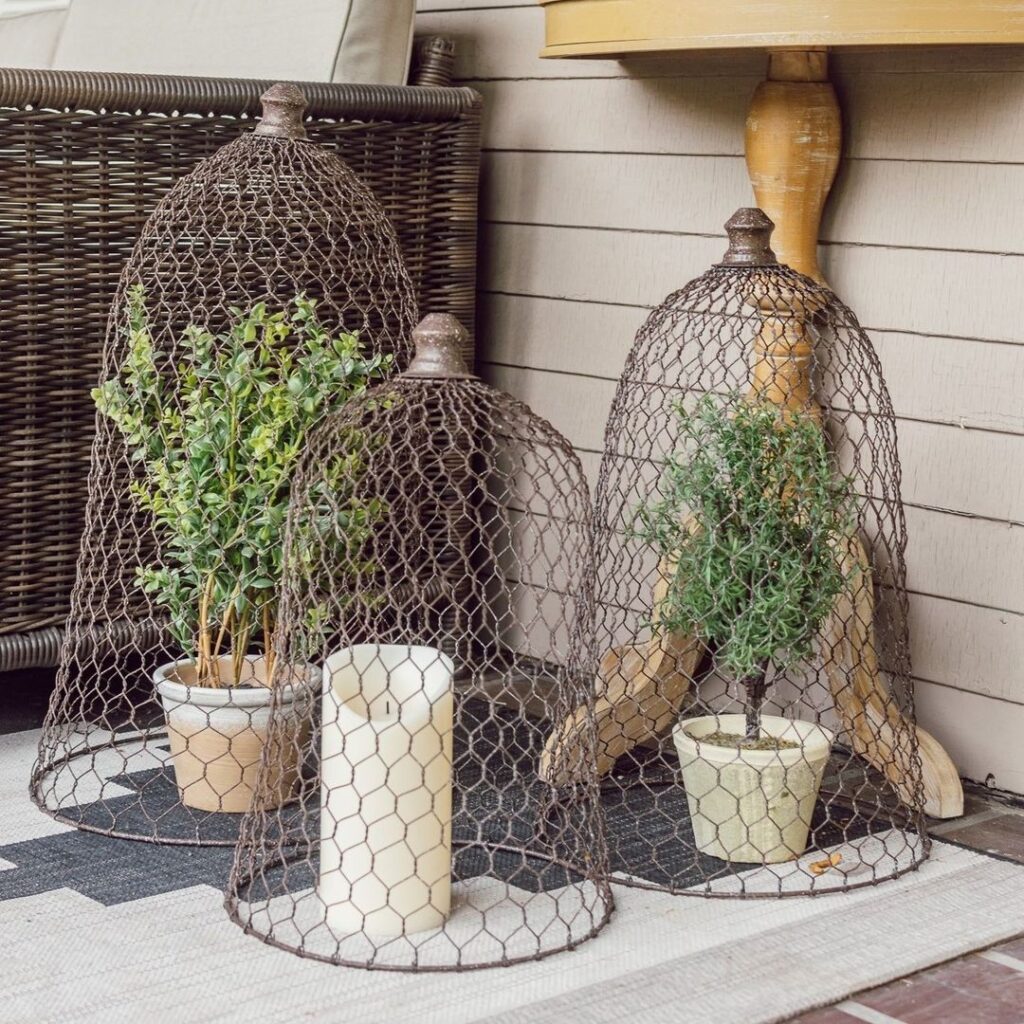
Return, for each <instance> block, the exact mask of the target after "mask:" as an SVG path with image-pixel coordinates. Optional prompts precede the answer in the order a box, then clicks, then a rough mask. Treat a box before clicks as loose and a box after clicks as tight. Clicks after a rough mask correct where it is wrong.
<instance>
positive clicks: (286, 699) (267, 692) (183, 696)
mask: <svg viewBox="0 0 1024 1024" xmlns="http://www.w3.org/2000/svg"><path fill="white" fill-rule="evenodd" d="M229 657H230V655H223V656H222V658H220V659H218V660H226V659H227V658H229ZM262 657H263V655H262V654H247V655H246V656H245V660H246V661H247V662H249V663H250V664H251V663H254V662H256V661H258V660H260V659H261V658H262ZM195 663H196V659H195V658H180V659H178V660H177V661H169V662H167V663H166V664H164V665H161V666H160V667H159V668H157V669H155V670H154V671H153V684H154V686H155V687H156V691H157V693H158V694H159V695H160V696H161V697H166V698H168V699H169V700H172V701H177V702H179V703H182V704H194V705H202V706H204V707H224V706H229V705H230V706H235V707H261V706H264V705H267V704H269V703H270V701H271V699H272V697H273V695H274V694H275V693H278V694H280V695H281V697H280V699H281V701H282V702H283V703H287V704H290V703H293V702H294V701H295V700H297V699H298V698H299V696H300V695H301V694H302V693H303V692H304V691H308V690H311V689H313V688H314V687H315V686H316V685H317V683H318V682H319V679H320V673H319V671H317V670H316V669H315V668H314V667H313V666H312V665H307V666H306V669H307V679H306V680H305V682H297V683H289V684H288V685H287V686H263V685H256V686H198V685H196V684H189V683H182V682H180V681H179V680H177V679H172V678H171V673H172V672H174V671H175V669H177V668H179V667H181V666H186V665H187V666H192V665H195Z"/></svg>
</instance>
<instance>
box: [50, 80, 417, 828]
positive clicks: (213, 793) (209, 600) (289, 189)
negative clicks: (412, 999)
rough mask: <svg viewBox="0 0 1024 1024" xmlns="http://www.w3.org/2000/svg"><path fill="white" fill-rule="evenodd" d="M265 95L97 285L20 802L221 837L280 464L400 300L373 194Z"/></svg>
mask: <svg viewBox="0 0 1024 1024" xmlns="http://www.w3.org/2000/svg"><path fill="white" fill-rule="evenodd" d="M263 104H264V113H263V118H262V120H261V121H260V122H259V124H258V125H257V127H256V128H255V130H254V131H253V132H251V133H249V134H247V135H245V136H242V137H239V138H237V139H236V140H235V141H233V142H231V143H229V144H228V145H226V146H224V147H223V148H222V149H220V150H219V151H217V153H215V154H214V155H213V156H212V157H210V158H209V159H207V160H204V161H203V162H201V163H200V164H198V165H197V166H196V168H195V169H194V170H193V171H192V172H191V173H189V174H188V175H186V176H185V177H183V178H182V179H181V180H180V181H179V182H178V183H177V184H176V185H175V186H174V187H173V188H172V189H171V191H170V192H169V193H168V194H167V195H166V197H164V198H163V199H162V200H161V201H160V203H159V204H158V205H157V207H156V209H155V210H154V212H153V214H152V216H151V217H150V219H149V221H148V222H147V223H146V226H145V228H144V229H143V232H142V234H141V236H140V238H139V241H138V243H137V245H136V246H135V249H134V250H133V253H132V255H131V257H130V259H129V260H128V263H127V264H126V266H125V269H124V273H123V275H122V279H121V284H120V287H119V290H118V293H117V296H116V298H115V300H114V303H113V306H112V309H111V317H110V323H109V328H108V333H107V338H106V342H105V346H104V353H103V360H102V370H101V377H100V382H101V383H100V387H99V388H98V389H97V390H96V392H95V393H94V397H95V399H96V402H97V406H98V415H97V431H96V438H95V442H94V444H93V449H92V467H91V472H90V477H89V498H88V505H87V512H86V527H85V532H84V536H83V540H82V547H81V554H80V557H79V563H78V577H77V583H76V586H75V588H74V592H73V595H72V601H71V611H70V618H69V622H68V629H67V636H66V640H65V642H64V645H63V650H62V653H61V659H60V666H59V670H58V676H57V687H56V690H55V692H54V695H53V698H52V700H51V704H50V708H49V712H48V715H47V718H46V721H45V724H44V727H43V732H42V737H41V741H40V746H39V755H38V759H37V762H36V765H35V767H34V769H33V773H32V793H33V797H34V799H35V801H36V802H37V803H38V804H39V805H40V807H42V808H43V809H45V810H47V811H49V812H51V813H52V814H54V815H55V816H57V817H58V818H60V819H61V820H63V821H66V822H69V823H71V824H73V825H76V826H78V827H80V828H83V829H88V830H92V831H97V832H103V833H107V834H111V835H119V836H125V837H129V838H137V839H145V840H151V841H155V842H164V843H186V844H213V845H231V844H233V843H234V841H235V839H236V838H237V828H238V822H239V820H240V819H239V815H240V813H241V812H242V811H244V810H245V809H246V807H248V805H249V801H250V798H251V796H252V791H253V785H254V778H255V772H256V768H257V764H258V760H259V751H260V749H261V747H262V745H263V742H264V737H265V731H266V724H267V721H268V717H269V690H268V688H267V685H266V684H267V682H268V679H269V673H270V670H271V668H272V665H271V664H270V663H269V660H270V659H269V654H268V652H267V651H266V650H265V647H266V638H267V637H268V636H270V635H271V633H272V630H273V624H274V620H275V619H276V578H277V574H278V573H279V564H278V563H279V557H280V556H279V551H280V535H281V534H282V532H283V526H284V520H285V516H286V512H287V494H288V483H287V480H288V474H289V472H290V469H291V467H292V465H293V464H294V462H295V461H296V460H297V458H298V454H299V451H300V450H301V446H302V442H303V438H304V436H305V433H306V431H307V430H308V429H309V427H310V426H311V425H312V424H313V423H314V422H316V421H317V420H318V419H319V418H320V417H321V416H323V415H324V414H326V413H328V412H331V411H333V410H336V409H337V408H339V407H340V406H341V405H342V404H343V403H344V402H345V401H346V400H347V399H348V398H349V397H351V396H352V395H354V394H357V393H358V392H359V391H361V390H362V389H364V388H365V387H366V386H367V384H369V383H370V382H372V381H373V380H375V379H377V378H378V377H380V376H382V375H384V374H386V373H387V372H388V370H389V368H390V365H391V362H390V361H391V360H392V359H394V360H397V361H399V362H400V361H401V360H402V359H403V358H405V357H406V345H407V339H408V336H409V332H410V331H411V329H412V326H413V324H414V323H415V300H414V297H413V290H412V286H411V283H410V280H409V277H408V275H407V273H406V271H405V268H404V264H403V261H402V256H401V252H400V250H399V245H398V242H397V239H396V236H395V233H394V231H393V229H392V227H391V225H390V223H389V222H388V220H387V217H386V216H385V214H384V212H383V210H382V208H381V206H380V205H379V204H378V202H377V201H376V200H375V198H374V197H373V195H372V194H371V193H370V192H369V190H368V189H367V188H366V187H365V186H364V185H363V184H362V183H361V182H360V181H359V180H358V178H357V177H356V176H355V175H354V174H353V173H352V172H351V171H350V170H349V168H348V167H347V166H346V165H345V164H344V163H343V162H342V161H341V160H340V159H339V158H338V157H337V156H336V155H334V154H332V153H331V152H329V151H328V150H326V149H324V148H322V147H320V146H317V145H315V144H313V143H311V142H310V141H308V140H307V139H306V137H305V129H304V127H303V123H302V113H303V110H304V107H305V99H304V97H303V96H302V94H301V92H299V90H298V89H297V88H295V87H294V86H288V85H276V86H274V87H272V88H271V89H269V90H268V91H267V92H266V93H265V94H264V96H263Z"/></svg>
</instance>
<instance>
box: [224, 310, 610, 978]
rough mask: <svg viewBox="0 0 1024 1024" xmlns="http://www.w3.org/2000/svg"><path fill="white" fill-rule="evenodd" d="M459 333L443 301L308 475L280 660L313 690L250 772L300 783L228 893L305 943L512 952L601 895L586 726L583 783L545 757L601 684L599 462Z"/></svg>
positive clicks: (469, 956)
mask: <svg viewBox="0 0 1024 1024" xmlns="http://www.w3.org/2000/svg"><path fill="white" fill-rule="evenodd" d="M461 335H462V332H461V329H460V328H459V327H458V324H457V321H454V318H452V317H439V316H432V317H428V318H427V319H426V320H425V321H424V322H423V324H421V325H420V327H419V328H418V329H417V332H416V334H415V337H416V340H417V355H416V358H415V359H414V361H413V363H412V365H411V367H410V370H409V372H408V373H406V374H403V375H401V376H399V377H397V378H395V379H393V380H392V381H391V382H389V383H385V384H382V385H381V386H379V387H378V388H375V389H373V390H371V391H368V392H367V393H366V394H365V395H364V396H362V397H361V398H359V399H357V400H355V401H353V402H351V403H349V404H348V405H347V406H346V407H345V408H344V409H343V410H342V411H341V412H340V413H338V414H337V415H336V416H333V417H332V418H330V420H329V421H327V422H326V423H325V424H324V425H323V426H322V427H321V428H320V429H318V430H317V431H316V433H315V436H314V437H312V438H311V440H310V443H309V447H308V450H307V452H306V454H305V456H304V458H303V460H302V463H301V465H300V467H299V469H298V471H297V473H296V477H295V481H294V484H293V488H292V505H291V509H290V513H289V524H288V534H287V541H286V547H285V562H286V569H285V578H284V586H283V596H282V604H281V616H280V620H279V626H278V631H277V634H276V639H275V648H276V652H275V658H276V664H277V668H276V670H275V672H276V674H277V682H278V683H279V684H280V685H281V686H288V685H289V684H290V682H291V681H293V680H296V679H304V678H307V677H310V676H311V677H312V678H313V679H314V680H315V685H314V687H313V688H312V689H311V691H309V697H308V699H307V700H306V702H305V703H304V704H302V706H301V707H299V706H297V705H295V704H293V703H288V702H286V701H279V702H278V703H277V704H276V706H275V708H274V714H273V719H272V725H271V737H270V740H269V742H268V744H267V747H266V750H265V753H264V761H263V773H262V775H261V780H260V782H259V783H258V785H257V788H258V791H259V792H260V793H261V794H262V793H264V792H270V791H273V790H275V789H276V787H278V785H279V782H280V780H281V779H282V778H285V777H287V778H290V779H291V778H294V779H296V780H297V781H296V783H295V784H294V789H293V790H292V794H293V797H294V799H292V800H291V801H288V802H282V801H280V800H268V801H265V802H264V804H263V805H262V806H261V805H260V802H259V801H257V803H256V804H254V807H253V809H252V810H251V812H250V814H249V816H248V817H247V818H246V819H245V821H244V823H243V827H242V833H241V837H240V840H239V844H238V847H237V851H236V859H235V865H234V869H233V872H232V877H231V881H230V884H229V891H228V897H227V906H228V909H229V912H230V914H231V916H232V918H233V919H234V920H235V921H236V922H237V923H239V924H240V925H242V926H243V927H244V928H245V929H246V930H247V931H249V932H251V933H253V934H255V935H257V936H259V937H260V938H262V939H263V940H264V941H266V942H270V943H272V944H274V945H278V946H281V947H284V948H287V949H290V950H292V951H293V952H295V953H298V954H300V955H302V956H308V957H313V958H316V959H320V960H325V961H329V962H333V963H339V964H347V965H355V966H363V967H369V968H381V969H411V970H459V969H467V968H473V967H484V966H489V965H497V964H508V963H513V962H516V961H519V960H525V959H532V958H537V957H541V956H545V955H547V954H549V953H553V952H556V951H558V950H562V949H567V948H572V947H573V946H575V945H577V944H578V943H580V942H582V941H583V940H585V939H587V938H589V937H591V936H593V935H594V934H596V932H597V931H598V930H599V929H600V928H601V926H602V925H603V924H604V922H605V921H606V920H607V918H608V915H609V913H610V911H611V897H610V893H609V888H608V883H607V878H606V873H605V850H604V845H603V836H602V829H601V821H600V813H599V807H598V794H597V785H596V775H595V773H594V771H593V768H592V766H593V764H594V750H593V735H592V733H591V734H590V735H589V736H588V735H586V734H584V735H582V736H581V745H582V747H583V748H584V751H585V753H584V761H583V762H581V765H580V771H579V773H578V775H577V777H576V778H575V779H574V780H573V783H572V784H570V785H568V786H564V787H558V788H556V787H554V786H552V785H550V784H549V783H547V782H546V781H544V779H543V778H542V768H541V758H542V755H543V746H544V740H545V737H546V736H547V735H548V733H549V731H550V728H551V725H552V723H553V722H555V721H558V720H560V719H561V718H563V717H564V716H565V715H567V714H569V713H570V712H571V711H573V710H574V709H576V708H578V707H580V706H584V707H587V706H590V705H592V699H593V693H592V680H591V673H590V672H589V671H588V670H587V668H586V666H585V662H586V660H587V658H588V644H587V641H586V635H585V627H586V624H587V623H588V622H589V615H588V613H587V594H588V591H587V588H586V585H585V570H586V562H587V559H586V552H587V535H588V529H589V494H588V490H587V486H586V482H585V478H584V475H583V472H582V469H581V466H580V463H579V461H578V459H577V457H576V455H575V454H574V452H573V451H572V449H571V448H570V446H569V445H568V443H567V442H566V441H565V440H564V439H563V438H562V437H561V436H560V435H558V434H557V433H556V432H555V430H554V429H553V428H552V427H551V426H550V425H549V424H548V423H547V422H545V421H543V420H540V419H539V418H537V417H536V416H534V415H533V414H532V413H530V411H529V410H528V409H527V408H526V407H525V406H523V405H521V404H520V403H519V402H517V401H514V400H513V399H511V398H510V397H508V396H506V395H504V394H502V393H500V392H497V391H495V390H494V389H492V388H490V387H488V386H486V385H485V384H483V383H482V382H481V381H479V380H477V379H476V378H473V377H471V376H469V375H468V374H467V373H466V370H465V366H464V364H462V361H461V358H459V357H458V350H459V345H460V337H461ZM354 523H358V524H359V526H358V529H356V530H355V531H353V524H354ZM581 624H582V625H581ZM321 678H322V679H323V683H322V688H321V685H320V680H321ZM277 692H279V693H280V692H282V691H281V689H280V687H279V689H278V691H277ZM584 732H585V731H584Z"/></svg>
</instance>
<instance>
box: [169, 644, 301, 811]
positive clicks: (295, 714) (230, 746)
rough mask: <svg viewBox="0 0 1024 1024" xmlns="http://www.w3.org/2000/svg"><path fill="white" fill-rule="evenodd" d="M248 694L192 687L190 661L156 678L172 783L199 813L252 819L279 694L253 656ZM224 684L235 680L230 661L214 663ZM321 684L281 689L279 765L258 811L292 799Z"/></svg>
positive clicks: (243, 689) (175, 664)
mask: <svg viewBox="0 0 1024 1024" xmlns="http://www.w3.org/2000/svg"><path fill="white" fill-rule="evenodd" d="M245 661H246V665H247V666H248V672H247V674H246V675H247V677H248V678H249V679H251V685H249V686H224V687H221V688H214V687H208V686H195V685H194V681H195V679H196V667H195V662H193V661H176V662H171V663H170V664H168V665H162V666H161V667H160V668H158V669H157V670H156V672H155V673H154V674H153V682H154V683H155V684H156V690H157V693H158V694H159V695H160V702H161V704H162V705H163V709H164V714H165V716H166V718H167V736H168V739H169V740H170V747H171V760H172V763H173V764H174V778H175V782H176V783H177V786H178V791H179V794H180V796H181V802H182V803H183V804H185V805H186V806H187V807H194V808H196V809H197V810H202V811H229V812H234V813H240V812H243V811H247V810H248V809H249V806H250V804H251V803H252V797H253V793H254V791H255V789H256V784H257V782H256V779H257V772H258V769H259V764H260V758H261V756H262V753H263V748H264V747H265V746H266V742H267V731H268V728H269V725H270V710H271V700H272V699H273V696H274V691H273V690H271V689H270V688H269V687H268V686H267V685H266V683H267V678H266V677H267V670H266V660H265V659H264V658H263V657H262V656H261V655H248V656H247V657H246V659H245ZM217 669H218V673H219V675H220V678H221V679H223V680H225V681H228V680H230V678H231V658H230V657H223V658H219V659H218V660H217ZM317 676H318V673H316V672H315V671H314V670H312V669H310V670H309V672H308V676H307V678H306V679H304V680H302V681H299V682H297V683H295V684H292V685H290V686H285V687H282V688H281V691H280V705H279V709H280V712H279V721H280V723H281V728H282V730H283V732H282V733H281V737H282V740H283V742H282V744H281V750H282V755H283V756H282V758H281V761H280V763H279V764H276V765H274V766H272V767H271V768H269V769H268V774H267V776H266V778H265V779H264V781H263V783H262V785H261V795H260V801H259V806H262V807H278V806H280V805H281V804H283V803H287V801H288V800H289V799H291V798H292V796H293V795H294V792H295V784H296V782H297V780H298V765H299V762H300V759H301V758H300V751H301V749H302V745H303V744H302V739H303V733H302V730H303V728H304V725H303V723H304V721H305V717H306V716H305V715H303V714H302V709H303V707H304V704H303V702H304V701H308V700H309V699H310V697H311V693H312V691H311V688H310V684H311V683H312V681H313V680H314V679H315V678H316V677H317Z"/></svg>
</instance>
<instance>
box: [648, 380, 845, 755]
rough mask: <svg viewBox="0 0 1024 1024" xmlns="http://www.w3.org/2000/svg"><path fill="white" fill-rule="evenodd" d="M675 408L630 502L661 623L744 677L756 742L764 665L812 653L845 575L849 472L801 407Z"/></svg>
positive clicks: (736, 400) (732, 403)
mask: <svg viewBox="0 0 1024 1024" xmlns="http://www.w3.org/2000/svg"><path fill="white" fill-rule="evenodd" d="M677 416H678V421H679V431H680V434H679V436H680V443H679V447H678V449H677V451H676V452H675V453H674V454H673V455H671V456H670V457H669V458H668V459H667V460H666V462H665V467H664V472H663V475H662V479H661V496H660V500H659V501H657V502H656V503H654V504H651V505H650V506H647V507H644V508H641V509H640V510H639V512H638V532H639V533H640V535H641V536H642V537H643V538H645V539H646V540H647V541H649V542H650V543H651V544H652V546H653V547H654V548H655V549H656V550H657V551H658V553H659V554H660V556H661V557H662V560H663V562H662V564H663V565H664V566H667V567H668V572H669V580H668V582H669V586H668V589H667V593H666V595H665V598H664V600H663V601H662V603H661V604H660V606H659V609H658V619H659V624H660V626H661V627H663V628H665V629H666V630H674V629H683V630H687V631H692V632H694V633H695V634H696V635H697V636H699V637H701V639H702V640H703V641H704V642H705V643H706V644H707V645H708V646H709V647H710V648H711V649H712V650H713V651H714V652H715V656H716V661H717V665H718V667H719V668H721V669H724V670H725V671H726V672H727V673H729V674H730V675H732V676H733V678H735V679H737V680H738V681H740V682H742V683H743V685H744V687H745V689H746V694H747V699H746V736H745V742H746V743H751V744H753V743H756V742H757V741H758V739H759V736H760V722H761V705H762V703H763V701H764V696H765V691H766V682H765V680H766V675H767V672H768V669H769V668H770V667H774V668H775V669H776V670H782V669H785V668H786V667H787V666H791V665H793V664H795V663H797V662H799V661H800V660H802V659H803V658H805V657H806V656H807V655H808V654H809V653H810V650H811V647H812V644H813V642H814V638H815V636H816V634H817V632H818V630H819V628H820V627H821V624H822V622H823V620H824V619H825V617H826V616H827V615H828V613H829V611H830V610H831V608H832V606H833V603H834V601H835V599H836V598H837V596H838V595H839V594H840V593H841V592H842V591H843V590H844V589H845V588H846V587H847V586H848V585H849V583H850V581H849V580H848V578H847V574H846V573H845V571H844V569H843V566H842V564H841V561H840V557H839V552H840V551H841V550H842V544H843V543H844V541H845V540H846V538H848V537H849V534H850V532H851V530H852V529H853V524H854V520H855V507H854V503H853V497H852V488H851V481H850V479H849V478H847V477H843V476H837V475H836V474H835V473H834V472H833V469H832V467H831V464H830V459H829V454H828V450H827V448H826V444H825V439H824V435H823V433H822V430H821V427H820V425H819V424H818V422H817V421H816V420H815V419H814V418H812V417H811V416H809V415H807V414H799V413H798V414H793V413H792V412H787V413H783V412H782V411H781V410H780V409H779V407H778V406H776V405H774V404H772V403H770V402H766V401H752V400H745V399H743V398H742V397H740V396H732V398H731V399H730V400H728V401H726V402H724V403H723V401H722V400H721V398H720V396H715V395H705V396H704V397H703V398H702V399H700V400H699V402H698V403H697V406H696V408H695V409H694V411H693V412H692V413H688V412H687V411H686V410H685V409H684V408H683V407H682V406H679V407H678V408H677Z"/></svg>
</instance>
